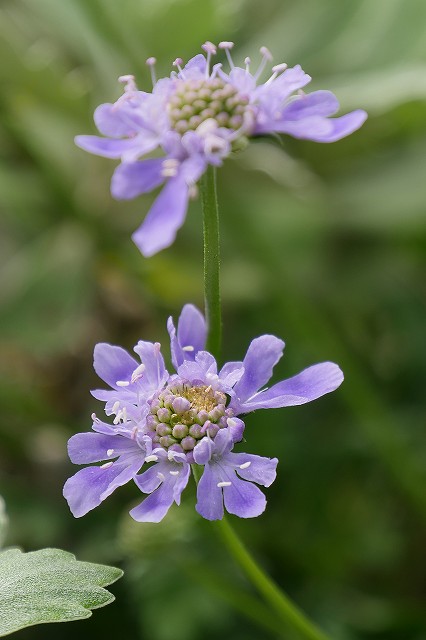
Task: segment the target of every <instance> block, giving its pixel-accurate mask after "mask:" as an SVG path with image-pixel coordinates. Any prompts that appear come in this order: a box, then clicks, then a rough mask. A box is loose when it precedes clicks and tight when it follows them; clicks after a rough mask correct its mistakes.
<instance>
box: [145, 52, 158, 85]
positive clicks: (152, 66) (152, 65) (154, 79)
mask: <svg viewBox="0 0 426 640" xmlns="http://www.w3.org/2000/svg"><path fill="white" fill-rule="evenodd" d="M156 62H157V59H156V58H153V57H151V58H148V59H147V61H146V64H147V66H148V67H149V70H150V71H151V80H152V86H153V87H154V85H155V83H156V82H157V76H156V75H155V64H156Z"/></svg>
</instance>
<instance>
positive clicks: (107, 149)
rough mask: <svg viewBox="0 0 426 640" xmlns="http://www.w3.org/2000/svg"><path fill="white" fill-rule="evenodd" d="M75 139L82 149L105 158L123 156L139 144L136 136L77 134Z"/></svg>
mask: <svg viewBox="0 0 426 640" xmlns="http://www.w3.org/2000/svg"><path fill="white" fill-rule="evenodd" d="M74 141H75V144H76V145H77V147H80V149H84V151H88V152H89V153H94V154H95V155H97V156H103V157H104V158H121V156H122V155H123V154H124V153H126V151H130V150H131V149H134V148H135V146H136V145H137V141H136V139H135V138H131V139H123V140H122V139H120V140H116V139H111V138H100V137H99V136H76V137H75V138H74Z"/></svg>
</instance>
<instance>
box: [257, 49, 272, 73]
mask: <svg viewBox="0 0 426 640" xmlns="http://www.w3.org/2000/svg"><path fill="white" fill-rule="evenodd" d="M260 53H261V54H262V60H261V61H260V64H259V67H258V69H257V71H256V73H255V74H254V79H255V80H257V79H258V78H259V77H260V76H261V74H262V72H263V70H264V68H265V66H266V63H267V62H271V60H272V54H271V52H270V51H269V49H267V48H266V47H260Z"/></svg>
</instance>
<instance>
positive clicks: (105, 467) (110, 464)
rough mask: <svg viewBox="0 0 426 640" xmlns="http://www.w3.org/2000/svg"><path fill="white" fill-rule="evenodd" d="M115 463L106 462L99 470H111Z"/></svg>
mask: <svg viewBox="0 0 426 640" xmlns="http://www.w3.org/2000/svg"><path fill="white" fill-rule="evenodd" d="M113 464H114V463H113V462H112V460H111V462H105V464H102V465H101V466H100V467H99V469H109V468H110V467H111V466H112V465H113Z"/></svg>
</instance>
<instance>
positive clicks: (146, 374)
mask: <svg viewBox="0 0 426 640" xmlns="http://www.w3.org/2000/svg"><path fill="white" fill-rule="evenodd" d="M134 351H135V352H136V353H137V354H138V356H139V357H140V359H141V362H142V364H143V365H144V366H145V369H144V371H143V373H142V377H141V379H140V385H141V386H142V387H143V390H144V392H145V393H146V394H147V395H150V394H152V393H154V392H155V391H157V390H158V389H161V388H162V387H163V385H164V383H165V382H166V380H167V378H168V377H169V374H168V373H167V371H166V368H165V366H164V358H163V356H162V354H161V345H160V343H159V342H154V343H153V342H145V341H143V340H139V342H138V344H137V345H136V346H135V347H134Z"/></svg>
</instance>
